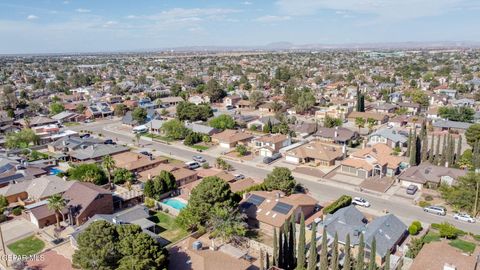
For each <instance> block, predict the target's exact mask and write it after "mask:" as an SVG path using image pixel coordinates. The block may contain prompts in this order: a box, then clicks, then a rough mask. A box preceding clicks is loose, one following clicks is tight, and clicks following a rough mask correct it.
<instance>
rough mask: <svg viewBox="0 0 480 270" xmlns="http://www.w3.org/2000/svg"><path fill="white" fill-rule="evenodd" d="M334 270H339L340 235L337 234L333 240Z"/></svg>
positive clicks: (332, 265) (332, 264)
mask: <svg viewBox="0 0 480 270" xmlns="http://www.w3.org/2000/svg"><path fill="white" fill-rule="evenodd" d="M331 267H332V270H338V269H339V268H338V235H337V233H335V238H334V239H333V247H332V263H331Z"/></svg>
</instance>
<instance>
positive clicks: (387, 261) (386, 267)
mask: <svg viewBox="0 0 480 270" xmlns="http://www.w3.org/2000/svg"><path fill="white" fill-rule="evenodd" d="M383 270H390V250H389V251H387V254H386V255H385V263H384V266H383Z"/></svg>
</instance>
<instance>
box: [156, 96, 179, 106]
mask: <svg viewBox="0 0 480 270" xmlns="http://www.w3.org/2000/svg"><path fill="white" fill-rule="evenodd" d="M158 101H159V104H160V106H161V107H170V106H177V105H178V104H179V103H180V102H184V100H183V98H181V97H164V98H160V99H158Z"/></svg>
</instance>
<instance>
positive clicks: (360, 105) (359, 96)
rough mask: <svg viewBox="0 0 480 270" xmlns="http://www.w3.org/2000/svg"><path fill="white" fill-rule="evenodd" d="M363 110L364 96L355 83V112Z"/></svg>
mask: <svg viewBox="0 0 480 270" xmlns="http://www.w3.org/2000/svg"><path fill="white" fill-rule="evenodd" d="M364 111H365V96H364V95H363V94H362V93H360V86H359V85H357V112H364Z"/></svg>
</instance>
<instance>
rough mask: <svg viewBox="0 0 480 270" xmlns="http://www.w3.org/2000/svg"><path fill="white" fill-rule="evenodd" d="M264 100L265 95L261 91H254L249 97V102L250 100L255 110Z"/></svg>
mask: <svg viewBox="0 0 480 270" xmlns="http://www.w3.org/2000/svg"><path fill="white" fill-rule="evenodd" d="M263 99H264V96H263V93H262V92H260V91H253V92H252V93H250V96H249V97H248V100H250V104H251V105H252V107H254V108H256V107H257V106H258V105H260V103H261V102H262V101H263Z"/></svg>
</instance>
